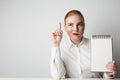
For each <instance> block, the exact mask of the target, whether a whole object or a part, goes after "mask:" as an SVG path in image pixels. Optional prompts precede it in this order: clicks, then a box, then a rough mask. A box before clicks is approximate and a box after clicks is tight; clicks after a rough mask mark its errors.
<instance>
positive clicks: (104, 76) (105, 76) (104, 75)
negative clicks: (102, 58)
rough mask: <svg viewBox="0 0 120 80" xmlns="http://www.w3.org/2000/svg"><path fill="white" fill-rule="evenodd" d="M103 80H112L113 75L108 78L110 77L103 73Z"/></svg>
mask: <svg viewBox="0 0 120 80" xmlns="http://www.w3.org/2000/svg"><path fill="white" fill-rule="evenodd" d="M103 78H108V79H112V78H114V75H113V76H111V77H110V76H108V75H107V74H106V73H104V74H103Z"/></svg>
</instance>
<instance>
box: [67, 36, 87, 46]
mask: <svg viewBox="0 0 120 80" xmlns="http://www.w3.org/2000/svg"><path fill="white" fill-rule="evenodd" d="M84 41H85V38H84V37H83V38H82V40H81V42H80V43H79V44H78V47H79V46H81V45H82V44H83V43H84ZM74 46H76V45H75V44H73V43H72V41H71V40H70V39H68V47H69V48H71V47H74Z"/></svg>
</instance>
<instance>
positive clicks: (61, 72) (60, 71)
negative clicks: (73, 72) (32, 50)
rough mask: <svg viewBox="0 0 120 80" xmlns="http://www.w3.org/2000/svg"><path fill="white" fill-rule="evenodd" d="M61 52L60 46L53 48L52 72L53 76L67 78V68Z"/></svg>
mask: <svg viewBox="0 0 120 80" xmlns="http://www.w3.org/2000/svg"><path fill="white" fill-rule="evenodd" d="M60 54H61V52H60V47H53V48H52V49H51V60H50V72H51V75H52V77H53V78H65V74H66V70H65V67H64V64H63V61H62V59H61V57H60Z"/></svg>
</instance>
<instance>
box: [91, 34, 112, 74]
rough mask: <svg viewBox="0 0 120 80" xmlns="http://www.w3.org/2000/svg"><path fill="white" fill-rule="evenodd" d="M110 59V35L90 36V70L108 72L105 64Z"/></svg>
mask: <svg viewBox="0 0 120 80" xmlns="http://www.w3.org/2000/svg"><path fill="white" fill-rule="evenodd" d="M109 61H112V37H111V36H110V35H93V36H92V38H91V71H95V72H110V70H108V69H107V68H106V64H107V63H108V62H109Z"/></svg>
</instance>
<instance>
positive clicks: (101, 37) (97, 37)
mask: <svg viewBox="0 0 120 80" xmlns="http://www.w3.org/2000/svg"><path fill="white" fill-rule="evenodd" d="M92 38H94V39H105V38H111V35H92Z"/></svg>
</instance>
